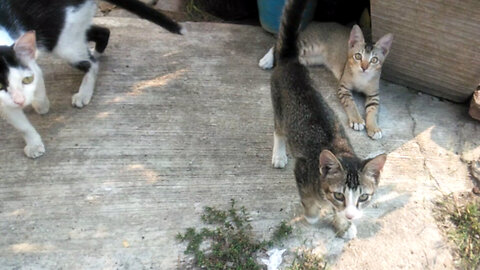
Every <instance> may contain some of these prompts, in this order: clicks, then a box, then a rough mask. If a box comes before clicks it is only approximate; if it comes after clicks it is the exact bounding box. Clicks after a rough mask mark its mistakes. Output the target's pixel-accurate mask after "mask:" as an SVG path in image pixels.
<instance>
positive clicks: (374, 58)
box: [370, 57, 378, 64]
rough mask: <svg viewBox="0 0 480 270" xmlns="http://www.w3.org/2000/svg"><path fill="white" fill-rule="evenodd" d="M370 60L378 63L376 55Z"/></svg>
mask: <svg viewBox="0 0 480 270" xmlns="http://www.w3.org/2000/svg"><path fill="white" fill-rule="evenodd" d="M370 62H371V63H372V64H376V63H378V58H377V57H373V58H372V59H370Z"/></svg>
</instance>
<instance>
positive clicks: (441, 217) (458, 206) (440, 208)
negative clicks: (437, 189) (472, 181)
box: [435, 193, 480, 269]
mask: <svg viewBox="0 0 480 270" xmlns="http://www.w3.org/2000/svg"><path fill="white" fill-rule="evenodd" d="M436 206H437V207H436V210H435V213H436V219H437V221H439V222H440V224H441V227H442V228H443V229H444V230H445V231H446V233H447V235H448V237H449V239H450V240H451V241H452V242H453V243H454V249H455V253H456V255H457V256H458V258H459V261H460V263H459V266H460V267H461V268H462V269H478V268H477V267H480V199H479V198H478V197H473V196H472V195H471V193H469V194H460V195H453V194H452V195H449V196H446V197H444V198H443V199H442V200H441V201H439V202H438V203H437V205H436Z"/></svg>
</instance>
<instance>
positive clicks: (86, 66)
mask: <svg viewBox="0 0 480 270" xmlns="http://www.w3.org/2000/svg"><path fill="white" fill-rule="evenodd" d="M73 66H74V67H75V68H76V69H78V70H81V71H83V72H85V73H87V72H88V71H89V70H90V67H91V66H92V64H90V61H80V62H78V63H75V64H73Z"/></svg>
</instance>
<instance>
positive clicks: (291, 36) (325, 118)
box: [271, 0, 386, 238]
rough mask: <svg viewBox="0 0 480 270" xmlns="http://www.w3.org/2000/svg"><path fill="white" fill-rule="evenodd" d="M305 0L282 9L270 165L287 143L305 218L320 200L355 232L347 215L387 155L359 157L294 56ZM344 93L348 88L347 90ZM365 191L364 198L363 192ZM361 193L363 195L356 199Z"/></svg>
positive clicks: (368, 191) (356, 211)
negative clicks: (293, 164)
mask: <svg viewBox="0 0 480 270" xmlns="http://www.w3.org/2000/svg"><path fill="white" fill-rule="evenodd" d="M305 3H306V0H289V1H287V4H286V6H285V9H284V15H283V18H282V24H281V27H280V33H279V37H278V41H277V45H276V51H275V55H276V60H277V66H276V67H275V69H274V71H273V74H272V79H271V97H272V105H273V111H274V127H275V132H274V145H273V154H272V165H273V166H274V167H275V168H284V167H285V166H286V165H287V162H288V158H287V152H286V149H287V145H288V149H289V150H290V152H291V154H292V155H293V156H294V157H295V169H294V172H295V179H296V182H297V188H298V192H299V194H300V199H301V202H302V205H303V206H304V209H305V219H306V220H307V221H308V222H310V223H313V222H315V221H316V220H318V216H319V210H320V209H319V205H322V204H326V205H329V206H330V207H332V208H333V209H334V211H336V219H335V222H334V224H333V225H334V227H335V229H336V230H337V233H338V234H339V235H342V236H346V237H347V238H352V237H354V235H355V232H356V229H355V226H354V225H352V223H351V220H353V219H355V218H358V217H359V216H361V209H362V208H363V207H365V206H367V205H368V202H369V201H370V198H371V195H373V193H374V192H375V190H376V187H377V185H378V180H379V174H380V170H381V169H382V167H383V164H384V163H385V159H386V156H385V155H379V156H377V157H375V158H374V159H371V160H366V161H362V160H361V159H360V158H358V157H357V156H356V155H355V152H354V150H353V148H352V146H351V144H350V142H349V140H348V138H347V137H346V135H345V131H344V129H343V127H342V125H341V124H340V123H339V120H338V119H337V117H336V115H335V113H334V112H333V110H332V109H331V108H330V107H329V106H328V104H327V103H326V102H325V100H324V98H323V97H322V95H321V94H320V93H319V92H318V91H317V90H316V89H315V87H314V84H313V82H312V80H311V78H310V74H309V72H308V69H307V67H305V65H303V64H301V63H300V62H299V59H298V53H299V50H298V48H297V47H296V46H297V35H298V33H297V30H298V26H299V24H300V17H301V14H302V12H303V9H304V7H305ZM346 95H348V93H346ZM362 196H363V197H362ZM360 197H362V198H366V199H365V200H362V201H361V202H360V201H359V200H360V199H359V198H360Z"/></svg>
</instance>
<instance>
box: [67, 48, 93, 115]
mask: <svg viewBox="0 0 480 270" xmlns="http://www.w3.org/2000/svg"><path fill="white" fill-rule="evenodd" d="M89 58H90V59H88V60H87V59H85V60H81V61H77V62H71V64H72V66H74V67H75V68H77V69H79V70H81V71H83V72H85V76H83V80H82V84H81V85H80V89H79V90H78V93H76V94H74V95H73V96H72V105H73V106H75V107H77V108H82V107H84V106H85V105H87V104H88V103H90V100H91V99H92V95H93V90H94V89H95V82H96V80H97V74H98V62H97V60H96V59H95V58H93V56H90V57H89Z"/></svg>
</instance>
